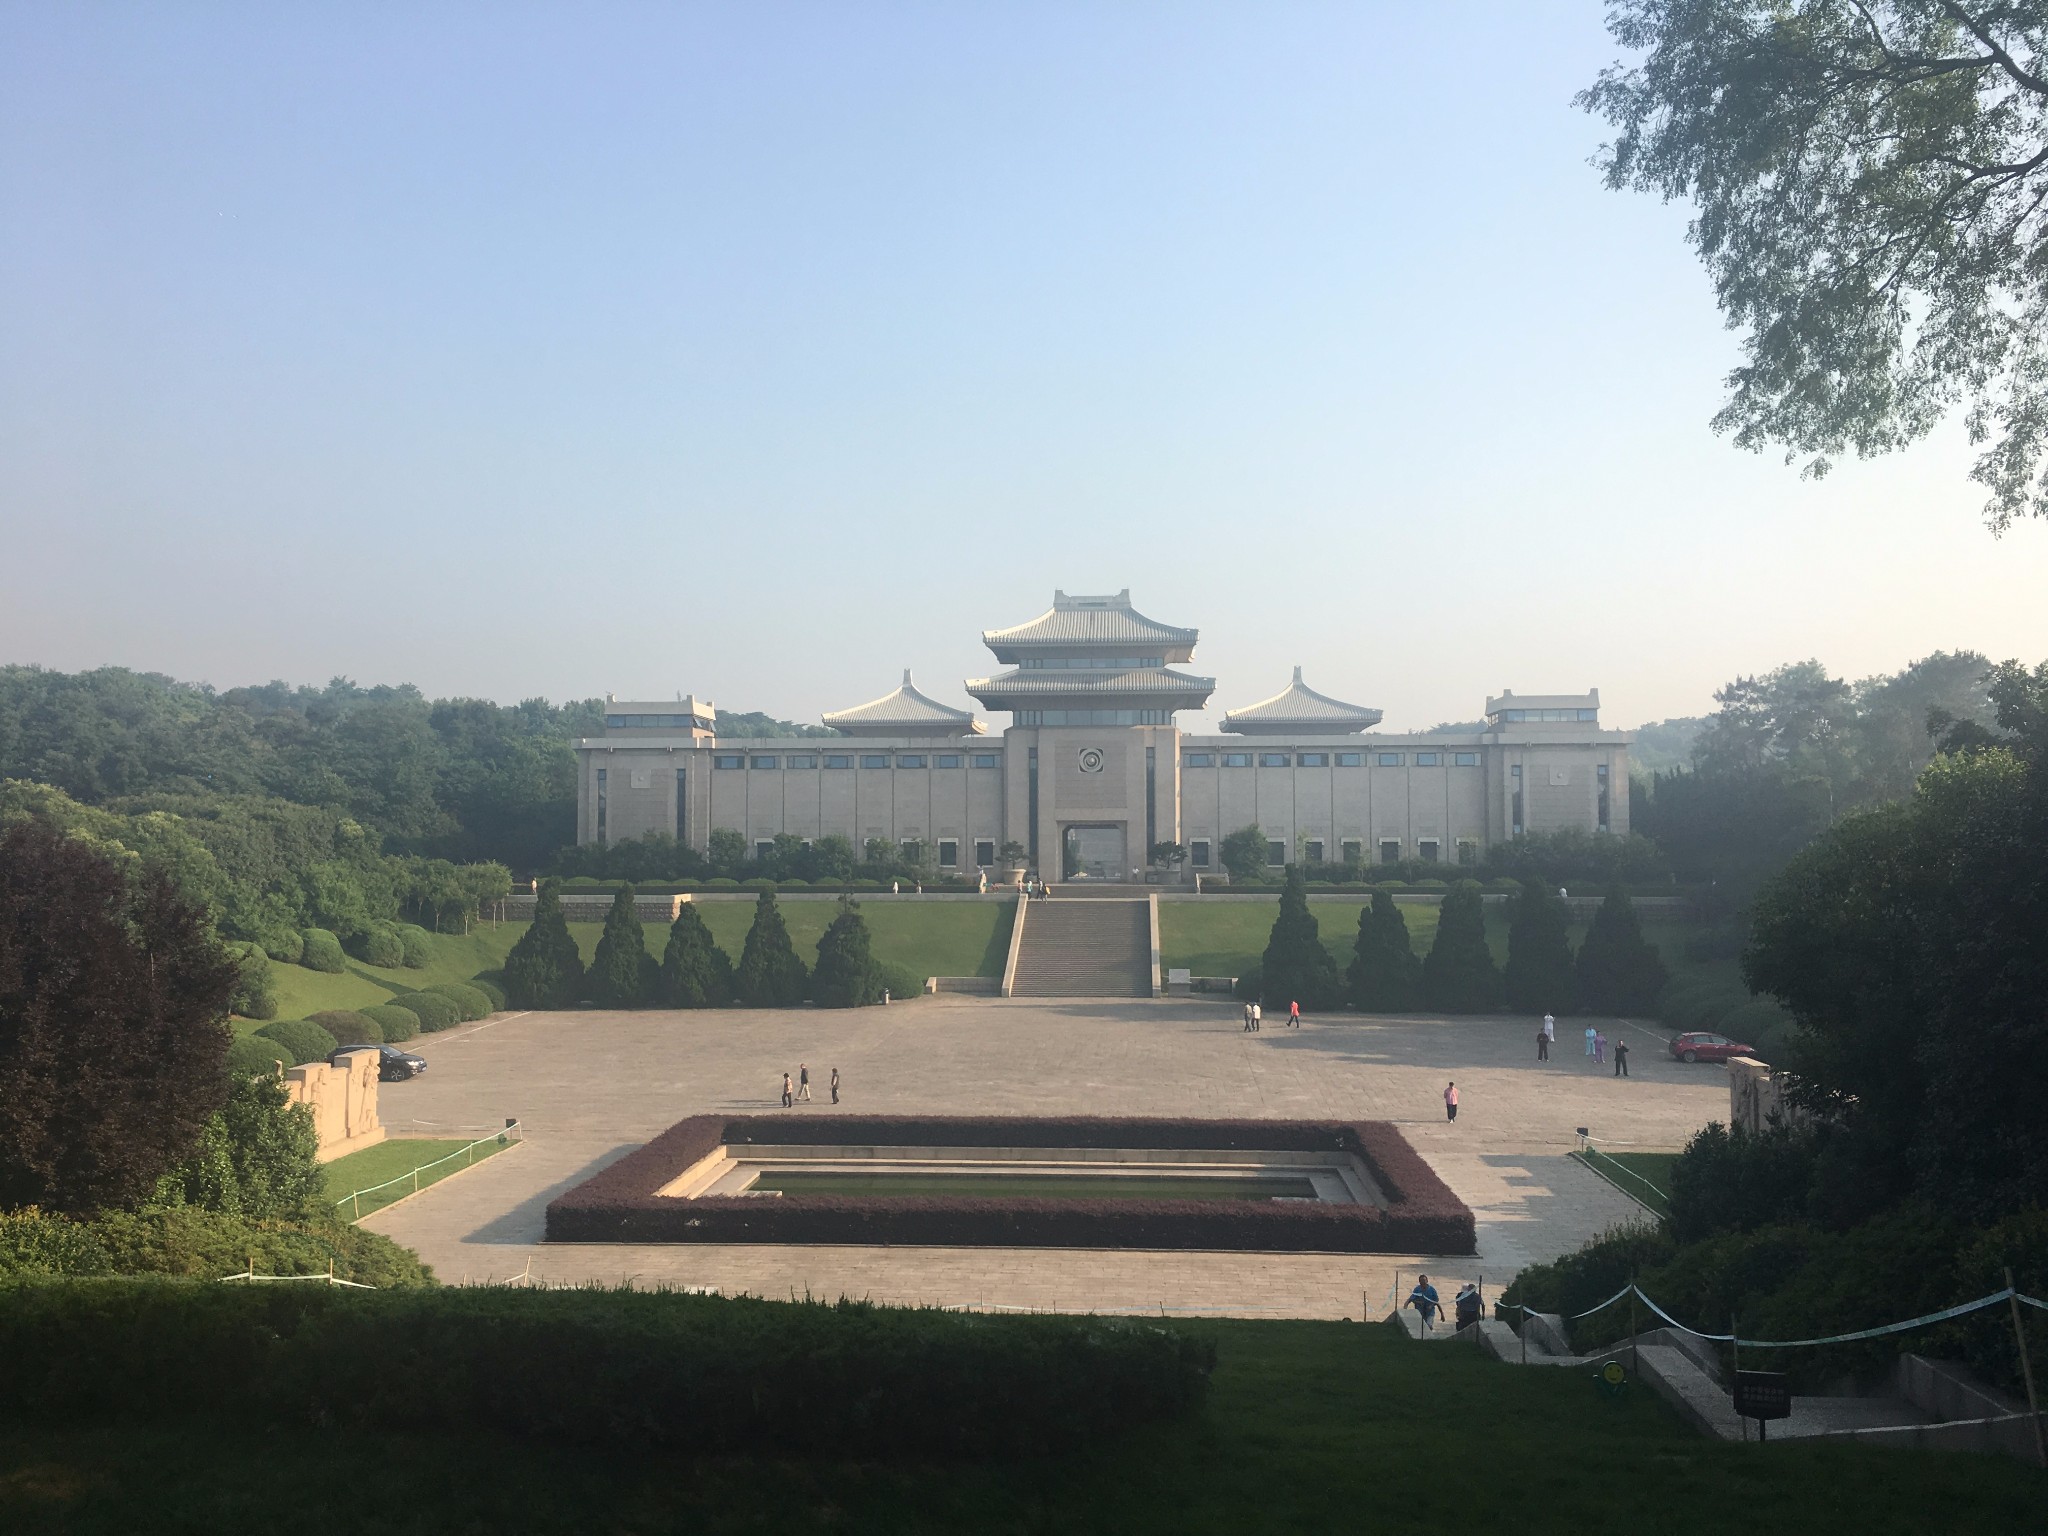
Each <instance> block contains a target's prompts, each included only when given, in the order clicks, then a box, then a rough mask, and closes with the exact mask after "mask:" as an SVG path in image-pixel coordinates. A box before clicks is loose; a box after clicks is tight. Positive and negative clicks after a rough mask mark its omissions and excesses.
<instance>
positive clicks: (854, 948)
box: [811, 896, 884, 1008]
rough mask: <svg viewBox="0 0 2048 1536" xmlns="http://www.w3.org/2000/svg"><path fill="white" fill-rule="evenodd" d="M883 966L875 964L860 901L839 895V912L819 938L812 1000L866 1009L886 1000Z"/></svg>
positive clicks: (831, 1005)
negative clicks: (883, 996) (883, 999)
mask: <svg viewBox="0 0 2048 1536" xmlns="http://www.w3.org/2000/svg"><path fill="white" fill-rule="evenodd" d="M883 986H884V982H883V978H882V968H881V966H879V965H878V964H876V963H875V956H874V949H873V946H872V944H871V943H870V941H869V938H868V924H867V919H866V918H864V917H862V916H861V915H860V903H859V902H857V901H855V900H854V899H853V898H852V897H850V896H842V897H840V898H839V914H838V916H836V917H834V918H833V919H832V924H831V926H830V927H828V928H827V929H826V930H825V936H824V937H823V938H821V939H820V940H819V941H818V965H817V969H816V970H814V971H813V972H812V973H811V1001H813V1002H815V1003H816V1004H817V1005H818V1006H819V1007H820V1008H864V1007H866V1006H867V1005H868V1004H869V1003H879V1002H880V1001H881V1000H882V988H883Z"/></svg>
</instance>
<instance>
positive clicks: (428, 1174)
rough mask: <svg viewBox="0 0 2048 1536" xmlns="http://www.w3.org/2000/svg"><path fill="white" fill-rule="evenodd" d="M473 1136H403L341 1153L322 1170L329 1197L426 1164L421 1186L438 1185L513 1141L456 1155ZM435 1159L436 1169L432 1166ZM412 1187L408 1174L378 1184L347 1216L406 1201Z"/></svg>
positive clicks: (341, 1195) (370, 1186) (487, 1144)
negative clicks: (381, 1186) (450, 1137)
mask: <svg viewBox="0 0 2048 1536" xmlns="http://www.w3.org/2000/svg"><path fill="white" fill-rule="evenodd" d="M474 1140H475V1138H474V1137H460V1138H457V1139H456V1140H452V1141H447V1140H439V1139H431V1138H427V1137H410V1136H408V1137H403V1138H400V1139H396V1140H392V1141H380V1142H379V1143H377V1145H376V1146H374V1147H365V1148H363V1150H362V1151H360V1152H351V1153H349V1155H348V1156H346V1157H337V1158H336V1159H335V1160H334V1161H333V1162H331V1163H328V1164H327V1165H325V1166H324V1167H323V1168H322V1169H321V1170H320V1172H321V1174H322V1175H323V1176H324V1178H325V1179H326V1183H327V1199H328V1200H329V1201H330V1202H332V1201H336V1200H343V1199H346V1198H347V1197H348V1196H349V1195H351V1194H353V1193H354V1192H355V1191H357V1190H359V1189H373V1188H375V1187H376V1186H377V1185H380V1184H388V1183H389V1182H390V1181H391V1180H393V1179H399V1178H404V1177H405V1175H406V1174H409V1173H411V1172H412V1171H413V1170H414V1169H415V1168H418V1169H421V1170H422V1172H421V1174H420V1178H419V1187H420V1188H421V1189H425V1188H427V1187H428V1186H429V1185H431V1184H437V1183H439V1182H440V1181H441V1180H442V1179H445V1178H447V1177H448V1175H449V1174H451V1173H460V1172H461V1171H462V1170H463V1169H465V1168H470V1167H474V1166H475V1165H476V1164H477V1163H480V1162H482V1161H483V1160H484V1159H485V1158H487V1157H489V1156H490V1155H491V1154H492V1153H494V1152H500V1151H503V1150H504V1148H505V1146H507V1145H509V1143H504V1142H499V1141H497V1140H495V1139H493V1140H490V1141H486V1142H485V1143H484V1144H483V1145H482V1146H480V1147H476V1148H475V1149H474V1150H473V1151H469V1152H465V1153H464V1154H463V1156H461V1157H455V1155H454V1154H456V1153H458V1152H463V1149H464V1148H466V1147H469V1146H470V1144H471V1142H472V1141H474ZM429 1164H432V1165H434V1166H432V1167H431V1168H430V1167H429V1166H428V1165H429ZM412 1192H413V1184H412V1181H411V1180H410V1179H407V1180H406V1182H405V1183H403V1184H397V1185H393V1186H392V1187H391V1188H388V1189H379V1190H377V1192H376V1193H375V1194H369V1195H364V1196H363V1197H362V1199H361V1201H360V1202H354V1203H351V1204H350V1205H349V1207H348V1208H347V1210H346V1211H344V1212H343V1215H344V1216H345V1217H346V1218H347V1219H348V1220H350V1221H354V1220H355V1219H356V1218H357V1217H358V1216H367V1215H369V1214H370V1212H372V1211H377V1210H382V1209H383V1208H384V1207H385V1206H387V1205H390V1204H392V1203H393V1202H394V1201H398V1200H403V1199H404V1198H405V1197H406V1196H408V1195H410V1194H411V1193H412Z"/></svg>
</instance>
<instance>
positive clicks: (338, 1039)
mask: <svg viewBox="0 0 2048 1536" xmlns="http://www.w3.org/2000/svg"><path fill="white" fill-rule="evenodd" d="M306 1022H307V1023H308V1024H318V1025H319V1026H320V1027H321V1028H322V1029H324V1030H326V1031H327V1033H329V1034H330V1035H332V1036H334V1043H335V1044H336V1045H382V1044H383V1043H384V1031H383V1030H381V1029H379V1028H378V1027H377V1021H376V1020H375V1019H373V1018H371V1017H370V1016H369V1015H368V1014H366V1013H359V1012H357V1011H356V1010H355V1009H353V1008H323V1009H321V1010H320V1011H319V1012H318V1013H309V1014H307V1015H306Z"/></svg>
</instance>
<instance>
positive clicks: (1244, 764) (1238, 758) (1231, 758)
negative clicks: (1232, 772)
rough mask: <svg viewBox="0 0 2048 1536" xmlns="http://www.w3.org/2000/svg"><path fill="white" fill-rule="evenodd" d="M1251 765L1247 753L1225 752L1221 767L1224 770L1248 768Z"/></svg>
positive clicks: (1250, 759)
mask: <svg viewBox="0 0 2048 1536" xmlns="http://www.w3.org/2000/svg"><path fill="white" fill-rule="evenodd" d="M1251 765H1252V755H1251V753H1249V752H1226V753H1224V754H1223V766H1224V767H1226V768H1249V767H1251Z"/></svg>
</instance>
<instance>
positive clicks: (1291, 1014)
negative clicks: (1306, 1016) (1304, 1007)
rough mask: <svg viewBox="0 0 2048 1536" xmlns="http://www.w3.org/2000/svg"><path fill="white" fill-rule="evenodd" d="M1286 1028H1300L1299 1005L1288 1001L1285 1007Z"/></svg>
mask: <svg viewBox="0 0 2048 1536" xmlns="http://www.w3.org/2000/svg"><path fill="white" fill-rule="evenodd" d="M1287 1027H1288V1028H1289V1029H1299V1028H1301V1004H1300V1003H1298V1002H1292V1001H1290V1002H1289V1003H1288V1005H1287Z"/></svg>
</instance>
